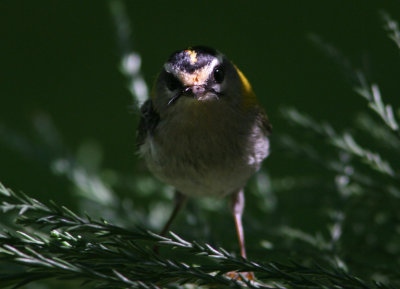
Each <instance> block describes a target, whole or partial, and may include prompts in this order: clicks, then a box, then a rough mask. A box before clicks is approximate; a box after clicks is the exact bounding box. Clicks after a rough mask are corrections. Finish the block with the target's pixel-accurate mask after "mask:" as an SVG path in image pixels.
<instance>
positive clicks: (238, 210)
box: [230, 190, 246, 258]
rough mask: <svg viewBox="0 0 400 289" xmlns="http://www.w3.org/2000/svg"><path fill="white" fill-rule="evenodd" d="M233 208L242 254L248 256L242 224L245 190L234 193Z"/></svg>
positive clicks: (244, 256)
mask: <svg viewBox="0 0 400 289" xmlns="http://www.w3.org/2000/svg"><path fill="white" fill-rule="evenodd" d="M230 205H231V210H232V214H233V218H234V220H235V227H236V233H237V236H238V240H239V246H240V255H241V256H242V257H243V258H246V247H245V244H244V232H243V225H242V215H243V211H244V193H243V190H240V191H239V192H237V193H235V194H234V195H232V198H231V204H230Z"/></svg>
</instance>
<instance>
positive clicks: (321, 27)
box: [0, 0, 400, 194]
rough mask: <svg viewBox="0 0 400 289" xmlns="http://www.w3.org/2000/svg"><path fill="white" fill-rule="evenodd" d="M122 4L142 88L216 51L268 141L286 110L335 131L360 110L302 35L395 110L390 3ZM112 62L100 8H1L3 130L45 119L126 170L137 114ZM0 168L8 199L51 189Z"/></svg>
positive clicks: (276, 161)
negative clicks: (188, 58)
mask: <svg viewBox="0 0 400 289" xmlns="http://www.w3.org/2000/svg"><path fill="white" fill-rule="evenodd" d="M126 2H127V9H128V10H127V12H128V14H129V17H130V21H131V26H132V31H133V38H132V39H133V45H134V48H135V50H136V51H137V52H138V53H139V54H140V55H141V56H142V61H143V69H142V70H143V74H144V76H145V79H146V81H147V82H148V83H149V84H151V83H152V81H153V80H154V78H155V76H156V74H157V72H158V71H159V69H160V67H161V65H162V63H163V61H164V60H165V59H166V58H167V57H168V55H169V54H170V53H171V52H172V51H175V50H177V49H180V48H184V47H187V46H188V45H193V44H204V45H209V46H212V47H215V48H217V49H219V50H220V51H222V52H224V53H225V54H226V55H227V56H228V57H229V58H230V59H231V60H232V61H233V62H235V63H236V64H237V65H238V66H239V67H240V68H241V69H242V70H243V71H244V73H245V74H246V75H247V77H248V78H249V79H250V81H251V83H252V84H253V86H254V89H255V91H256V93H257V95H258V97H259V99H260V102H261V103H262V104H263V106H264V107H265V109H266V110H267V112H268V114H269V116H270V118H271V121H272V124H273V126H274V131H275V133H279V132H280V131H283V130H285V127H286V124H285V123H282V122H281V120H280V119H279V110H280V108H281V107H282V106H284V105H286V106H293V107H296V108H298V109H299V110H301V111H305V112H309V113H310V114H312V115H314V116H315V117H316V118H317V119H328V120H330V121H331V122H333V123H334V124H337V125H339V126H344V125H345V124H346V123H347V122H348V121H349V119H351V117H352V114H353V113H354V111H355V110H357V107H359V106H360V105H362V104H363V100H361V99H360V97H358V96H356V95H355V93H354V92H353V91H352V88H351V85H349V83H348V82H346V80H345V78H344V77H342V76H343V74H342V73H341V72H340V69H338V67H337V66H336V65H335V63H334V61H332V60H331V59H329V57H326V55H324V53H323V52H321V50H319V49H318V48H316V47H315V45H313V44H312V42H311V41H309V38H308V35H309V34H310V33H314V34H317V35H319V36H320V37H321V38H322V39H324V40H325V41H327V42H328V43H331V44H333V45H334V46H335V47H337V48H338V49H339V50H340V51H341V52H342V53H343V54H344V55H345V56H346V57H348V59H349V60H350V61H351V62H352V64H353V65H354V67H356V68H362V69H364V71H365V72H366V74H367V76H368V77H369V79H370V80H372V81H376V82H378V83H379V84H380V86H381V88H382V93H383V95H384V98H385V100H387V101H388V102H392V103H396V101H397V98H396V96H397V95H398V94H399V86H398V81H396V79H397V78H398V75H400V71H399V65H398V64H399V62H398V61H399V58H398V57H397V56H398V51H397V50H396V47H395V45H394V44H393V43H392V42H391V41H390V40H388V39H387V37H386V32H385V31H384V29H383V22H382V20H381V18H380V16H379V11H380V10H381V9H385V10H386V11H388V12H390V13H391V15H392V16H393V17H394V18H396V17H397V16H399V11H400V9H398V8H400V7H399V3H398V1H387V2H385V1H306V2H303V1H302V2H300V1H273V2H272V1H257V2H256V1H246V2H245V1H205V2H200V1H196V2H195V1H193V2H191V1H126ZM397 19H398V17H397ZM119 60H120V54H119V50H118V45H117V40H116V33H115V27H114V25H113V20H112V18H111V16H110V13H109V2H108V1H19V0H13V1H4V0H2V1H1V2H0V73H1V74H0V122H1V124H2V125H5V126H6V127H8V128H12V129H15V130H17V131H22V132H23V134H25V135H27V136H29V132H30V131H31V126H32V124H31V122H32V116H33V115H35V114H37V113H46V114H48V115H49V116H50V117H51V119H52V120H53V121H54V123H55V125H56V127H57V128H58V129H59V131H60V133H61V134H62V136H63V139H64V141H65V143H66V144H67V146H68V147H69V148H70V149H71V150H72V151H73V150H74V149H75V148H76V146H77V145H78V144H79V143H81V142H82V141H83V140H85V139H93V140H95V141H98V142H99V143H100V144H101V146H102V148H103V150H104V157H105V163H104V166H105V167H110V168H113V169H117V170H121V171H125V172H129V171H133V170H134V167H135V162H136V157H135V156H134V140H135V129H136V125H137V115H136V114H130V113H129V105H130V103H131V96H130V94H129V92H128V90H127V89H126V80H125V79H124V77H123V76H122V75H121V74H120V72H119V68H118V66H119ZM393 60H395V61H393ZM389 92H390V93H389ZM272 150H273V151H274V148H272ZM0 161H1V166H0V179H1V181H2V182H4V183H5V184H7V185H8V186H10V187H13V188H14V189H17V190H19V189H21V190H24V191H26V192H32V193H36V192H39V191H40V192H48V193H49V194H50V193H51V192H52V191H54V190H55V189H57V190H58V189H60V188H59V186H58V185H59V183H58V182H57V181H52V180H51V179H50V178H49V177H48V176H47V175H46V172H47V170H46V169H44V168H41V167H40V166H38V164H37V162H34V161H32V160H29V159H28V158H26V157H21V156H20V155H19V154H17V153H15V152H13V151H12V150H10V149H9V148H8V147H6V146H4V145H0ZM266 167H267V169H268V170H269V172H270V173H271V174H272V175H275V174H285V170H286V169H287V166H286V165H285V162H284V161H282V157H281V156H279V155H274V154H273V155H272V157H271V159H270V160H269V161H268V163H267V165H266Z"/></svg>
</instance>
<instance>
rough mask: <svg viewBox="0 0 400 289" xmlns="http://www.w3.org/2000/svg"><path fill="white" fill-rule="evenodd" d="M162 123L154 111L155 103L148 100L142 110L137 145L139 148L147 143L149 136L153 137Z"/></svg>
mask: <svg viewBox="0 0 400 289" xmlns="http://www.w3.org/2000/svg"><path fill="white" fill-rule="evenodd" d="M159 121H160V116H159V114H158V113H157V112H156V111H155V110H154V107H153V101H152V100H151V99H148V100H146V102H145V103H143V105H142V107H141V108H140V121H139V127H138V134H137V138H136V145H137V147H138V148H139V147H140V146H141V145H142V144H143V143H144V141H145V139H146V137H147V136H148V135H151V134H152V133H153V131H154V129H155V128H156V127H157V125H158V123H159Z"/></svg>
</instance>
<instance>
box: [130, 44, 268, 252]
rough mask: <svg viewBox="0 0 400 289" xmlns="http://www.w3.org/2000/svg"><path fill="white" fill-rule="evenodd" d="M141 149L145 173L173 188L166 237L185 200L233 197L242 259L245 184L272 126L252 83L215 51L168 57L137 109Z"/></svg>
mask: <svg viewBox="0 0 400 289" xmlns="http://www.w3.org/2000/svg"><path fill="white" fill-rule="evenodd" d="M140 111H141V119H140V122H139V128H138V139H137V144H138V151H139V154H140V155H141V156H142V157H143V158H144V160H145V162H146V164H147V166H148V168H149V170H150V171H151V172H152V173H153V174H154V175H155V176H156V177H157V178H158V179H160V180H161V181H163V182H165V183H166V184H169V185H172V186H173V187H175V189H176V194H175V196H176V198H175V208H174V210H173V212H172V214H171V216H170V218H169V219H168V221H167V223H166V224H165V226H164V228H163V230H162V232H161V235H165V234H166V233H167V231H168V229H169V227H170V225H171V223H172V221H173V220H174V218H175V216H176V215H177V213H178V212H179V210H180V209H181V208H182V207H183V205H184V204H185V202H186V199H187V197H188V196H190V197H192V196H193V197H201V196H215V197H223V196H230V198H231V203H230V204H231V210H232V213H233V217H234V221H235V226H236V231H237V235H238V240H239V246H240V253H241V256H242V257H243V258H246V250H245V243H244V233H243V226H242V214H243V210H244V191H243V190H244V186H245V185H246V183H247V181H248V179H249V178H250V177H251V176H252V175H253V174H254V173H255V172H256V171H257V170H258V169H259V168H260V166H261V163H262V161H263V160H264V159H265V158H266V157H267V156H268V153H269V140H268V136H269V135H270V133H271V125H270V122H269V120H268V117H267V115H266V113H265V111H264V109H263V108H262V107H261V106H260V105H259V103H258V101H257V99H256V96H255V94H254V92H253V90H252V88H251V85H250V83H249V81H248V80H247V79H246V77H245V76H244V75H243V73H242V72H241V71H240V70H239V69H238V68H237V67H236V66H235V65H234V64H232V62H230V61H229V60H228V58H227V57H225V55H223V54H222V53H220V52H219V51H217V50H215V49H212V48H209V47H205V46H195V47H190V48H188V49H184V50H180V51H177V52H175V53H173V54H172V55H171V56H170V57H169V59H168V60H167V62H166V63H165V64H164V66H163V69H162V70H161V72H160V73H159V75H158V77H157V80H156V81H155V85H154V88H153V90H152V97H151V99H149V100H147V101H146V102H145V103H144V104H143V105H142V107H141V109H140Z"/></svg>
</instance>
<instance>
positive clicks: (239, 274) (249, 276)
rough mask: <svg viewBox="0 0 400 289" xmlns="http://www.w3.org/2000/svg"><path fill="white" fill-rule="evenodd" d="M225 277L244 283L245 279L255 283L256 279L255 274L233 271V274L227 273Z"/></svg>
mask: <svg viewBox="0 0 400 289" xmlns="http://www.w3.org/2000/svg"><path fill="white" fill-rule="evenodd" d="M225 276H226V277H228V278H230V279H233V280H237V281H244V280H243V278H244V279H245V280H246V281H254V280H255V279H256V277H255V276H254V273H253V272H237V271H231V272H228V273H226V274H225Z"/></svg>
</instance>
